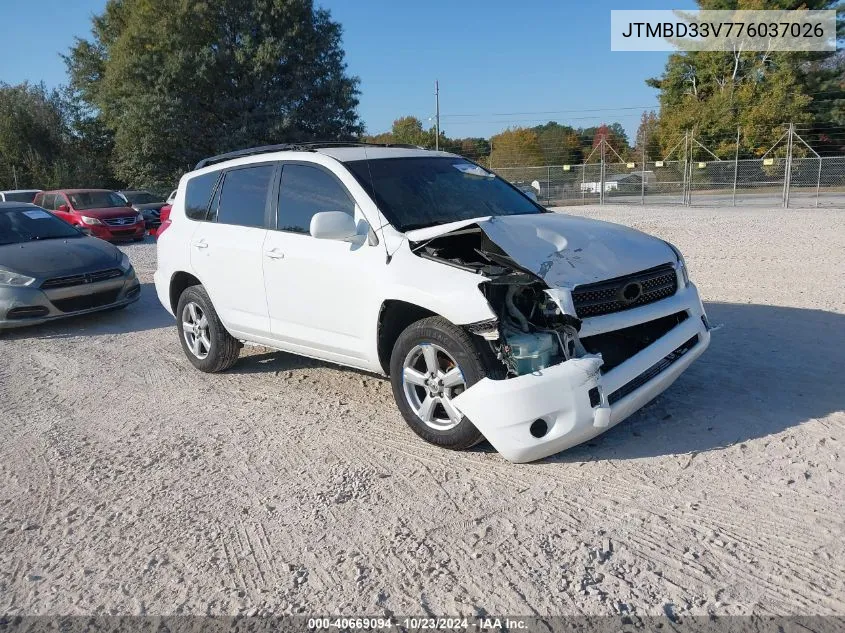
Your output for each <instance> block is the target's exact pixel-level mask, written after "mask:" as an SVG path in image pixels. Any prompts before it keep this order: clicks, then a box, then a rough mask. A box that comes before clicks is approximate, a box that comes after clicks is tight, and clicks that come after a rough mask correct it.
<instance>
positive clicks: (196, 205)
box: [185, 171, 220, 220]
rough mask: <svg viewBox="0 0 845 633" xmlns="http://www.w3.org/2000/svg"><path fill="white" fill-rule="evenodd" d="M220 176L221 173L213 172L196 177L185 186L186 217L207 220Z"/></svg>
mask: <svg viewBox="0 0 845 633" xmlns="http://www.w3.org/2000/svg"><path fill="white" fill-rule="evenodd" d="M219 176H220V172H219V171H212V172H209V173H207V174H203V175H202V176H195V177H194V178H191V179H190V180H189V181H188V184H187V185H186V186H185V215H186V216H187V217H188V218H190V219H191V220H205V214H206V212H207V211H208V203H209V201H210V200H211V191H212V190H213V189H214V185H215V184H216V183H217V178H218V177H219Z"/></svg>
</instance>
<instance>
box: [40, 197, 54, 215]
mask: <svg viewBox="0 0 845 633" xmlns="http://www.w3.org/2000/svg"><path fill="white" fill-rule="evenodd" d="M41 206H42V207H44V208H45V209H50V210H51V211H52V210H54V209H55V208H56V194H54V193H45V194H44V198H42V200H41Z"/></svg>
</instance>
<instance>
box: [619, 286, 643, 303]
mask: <svg viewBox="0 0 845 633" xmlns="http://www.w3.org/2000/svg"><path fill="white" fill-rule="evenodd" d="M642 294H643V287H642V285H640V284H639V282H636V281H632V282H631V283H629V284H626V285H625V287H624V288H622V299H623V300H624V301H625V302H627V303H634V301H636V300H637V299H639V298H640V297H641V296H642Z"/></svg>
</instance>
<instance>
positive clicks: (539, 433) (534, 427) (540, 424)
mask: <svg viewBox="0 0 845 633" xmlns="http://www.w3.org/2000/svg"><path fill="white" fill-rule="evenodd" d="M528 430H529V431H531V435H533V436H534V437H536V438H537V439H540V438H541V437H543V436H544V435H545V434H546V433H548V432H549V425H548V424H546V421H545V420H543V419H542V418H540V419H537V420H534V422H532V423H531V428H530V429H528Z"/></svg>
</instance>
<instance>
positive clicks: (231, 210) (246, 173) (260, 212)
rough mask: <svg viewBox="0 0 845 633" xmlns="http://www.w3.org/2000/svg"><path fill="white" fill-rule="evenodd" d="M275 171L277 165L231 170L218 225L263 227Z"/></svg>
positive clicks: (225, 185)
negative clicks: (268, 195)
mask: <svg viewBox="0 0 845 633" xmlns="http://www.w3.org/2000/svg"><path fill="white" fill-rule="evenodd" d="M275 170H276V168H275V166H273V165H258V166H256V167H245V168H243V169H233V170H232V171H227V172H226V175H225V176H224V177H223V187H222V189H221V190H220V202H219V203H218V205H217V222H218V223H220V224H236V225H238V226H255V227H263V226H264V225H265V222H264V217H265V210H266V208H267V193H268V192H269V191H270V185H271V184H272V182H273V173H274V172H275Z"/></svg>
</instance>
